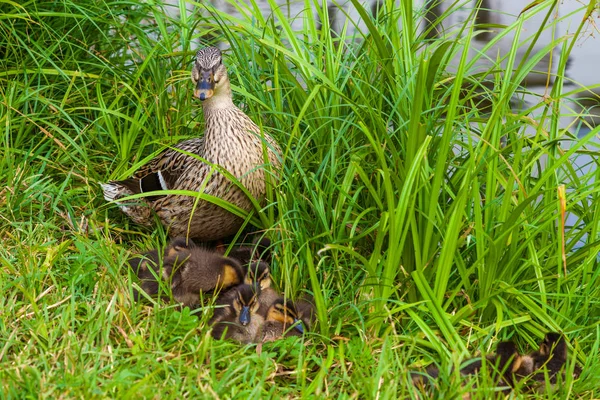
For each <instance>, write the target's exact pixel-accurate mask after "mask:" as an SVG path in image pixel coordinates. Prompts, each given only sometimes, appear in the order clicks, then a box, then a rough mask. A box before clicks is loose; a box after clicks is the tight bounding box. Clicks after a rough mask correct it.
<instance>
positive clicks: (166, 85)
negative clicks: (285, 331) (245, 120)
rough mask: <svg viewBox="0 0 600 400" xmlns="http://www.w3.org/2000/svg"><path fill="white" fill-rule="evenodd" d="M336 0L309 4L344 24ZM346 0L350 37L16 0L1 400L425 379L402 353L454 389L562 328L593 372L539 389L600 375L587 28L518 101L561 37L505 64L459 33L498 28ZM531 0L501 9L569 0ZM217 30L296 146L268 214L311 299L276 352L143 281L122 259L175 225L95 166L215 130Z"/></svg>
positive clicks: (250, 92) (5, 112)
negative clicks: (144, 292)
mask: <svg viewBox="0 0 600 400" xmlns="http://www.w3.org/2000/svg"><path fill="white" fill-rule="evenodd" d="M272 3H274V2H272ZM318 3H319V2H311V1H309V0H306V5H305V6H306V7H307V8H308V7H310V6H313V7H315V8H316V10H317V11H318V13H319V15H320V17H321V20H323V21H327V18H326V16H327V8H326V7H322V6H321V5H320V4H318ZM353 3H355V5H356V6H357V7H358V8H359V10H360V11H361V15H363V16H364V17H368V19H367V23H366V24H365V27H364V28H361V30H359V31H358V33H357V34H356V37H355V38H346V37H344V36H343V35H342V36H341V38H338V37H335V36H332V35H331V34H330V33H329V31H328V29H327V28H328V26H327V23H326V22H325V23H324V26H323V29H318V27H317V25H316V24H315V22H314V21H313V20H312V19H310V18H308V19H306V20H305V21H304V28H303V30H302V31H301V32H299V33H296V32H293V31H292V28H291V26H290V21H289V20H288V19H286V18H285V17H284V15H283V14H282V13H281V11H278V10H277V9H275V8H274V14H273V15H272V16H271V17H269V18H267V17H266V16H262V15H260V13H259V12H258V11H257V10H258V6H257V5H256V4H254V3H250V5H248V6H247V7H245V6H239V5H238V8H239V11H240V13H241V16H237V17H236V16H234V15H230V14H224V13H221V12H218V11H216V10H214V9H211V8H210V7H208V6H205V5H203V4H204V2H202V3H200V2H199V3H196V6H198V9H197V12H196V13H195V14H193V15H190V14H189V13H187V12H186V11H185V8H184V6H185V4H184V2H181V4H180V10H181V12H182V18H181V19H171V18H169V17H167V16H166V15H165V13H164V12H163V10H162V9H161V7H160V6H159V5H158V4H153V3H152V2H151V1H150V2H141V1H137V0H133V1H130V2H126V3H122V2H121V3H105V2H102V1H99V0H86V1H68V0H62V1H59V2H54V1H33V0H32V1H29V2H26V3H23V4H21V5H18V4H17V3H16V2H9V1H3V2H0V10H1V11H2V14H1V18H0V55H1V57H0V65H1V66H2V68H0V127H2V132H1V134H0V148H1V152H0V154H2V157H0V180H1V181H2V182H4V185H3V188H2V189H1V190H0V235H1V238H2V242H3V245H2V246H1V247H0V265H1V268H0V274H1V275H0V293H1V294H2V296H0V310H2V311H1V315H2V318H1V319H0V371H1V372H0V388H1V393H2V397H3V398H29V397H45V398H57V397H68V398H71V397H80V398H117V397H118V398H121V397H136V398H138V397H148V398H181V397H184V396H185V397H188V398H199V397H202V396H206V397H213V396H214V397H221V398H229V397H234V396H240V397H242V396H243V397H244V398H245V397H266V396H273V397H300V396H305V397H323V396H327V397H336V398H337V397H344V398H345V397H357V398H403V397H415V396H416V395H415V393H414V392H413V390H412V389H411V386H410V385H409V383H408V382H409V379H408V375H407V372H408V371H409V370H414V369H418V368H420V367H422V366H424V365H427V364H429V363H430V362H435V363H437V364H438V365H440V367H441V368H442V374H441V380H440V385H439V386H440V387H439V390H438V391H437V392H436V393H437V395H438V396H439V397H445V398H452V397H456V396H459V395H461V394H462V393H464V392H465V391H467V390H468V389H467V388H463V387H461V386H460V384H459V381H458V379H457V377H456V376H455V375H456V374H455V373H454V372H452V367H453V366H456V365H459V364H460V362H461V361H462V360H464V359H465V357H468V355H469V354H473V353H476V352H479V351H483V352H489V351H493V349H494V348H495V344H496V343H497V342H498V341H500V340H506V339H512V340H515V341H516V342H517V343H518V344H519V346H520V348H521V349H522V350H527V349H535V348H536V343H538V342H539V341H540V339H541V337H542V336H543V334H544V332H547V331H549V330H558V331H561V332H564V333H565V334H566V336H567V337H568V338H569V341H570V343H571V351H570V354H571V359H570V363H569V366H568V367H569V368H572V367H573V366H574V365H575V364H577V365H579V366H581V367H582V368H583V371H584V372H583V375H582V377H581V379H579V380H577V381H573V379H572V378H567V379H566V382H564V383H563V384H562V385H560V386H558V387H557V388H556V389H555V390H554V391H552V392H550V393H549V394H546V395H545V396H546V397H550V398H567V397H571V398H572V397H581V398H597V397H598V396H599V395H600V375H599V374H598V372H597V371H598V370H599V369H600V363H599V361H598V360H599V357H598V352H599V351H598V349H599V347H600V325H599V323H600V268H598V257H597V255H598V251H599V250H600V201H599V200H600V199H599V197H600V196H599V193H600V191H599V190H598V188H599V186H598V185H599V183H598V182H600V174H599V173H598V172H597V171H600V169H599V168H598V166H597V163H598V161H597V159H598V155H599V154H598V146H597V140H595V138H596V137H597V136H598V133H599V128H593V129H592V130H591V132H590V133H589V134H587V135H585V136H583V137H582V138H580V139H577V133H578V131H577V127H578V126H579V125H580V124H579V125H577V124H575V125H573V126H571V127H570V128H569V129H568V130H564V129H561V128H559V123H558V122H559V118H560V117H561V113H564V112H565V111H564V109H561V108H560V107H559V106H560V103H561V102H564V101H566V98H567V96H568V97H572V96H573V95H574V94H575V93H577V92H583V91H584V90H585V88H581V87H578V86H573V85H571V86H568V87H564V88H563V85H564V84H565V83H567V81H568V79H567V78H566V77H565V65H566V59H567V56H568V54H569V52H570V49H571V48H572V47H573V45H574V44H575V41H576V39H577V36H578V34H579V33H577V34H575V35H573V36H564V37H556V38H555V41H554V42H553V43H552V45H553V46H555V47H557V48H560V49H561V51H560V53H555V54H554V56H553V57H554V58H553V60H554V61H553V62H556V63H558V64H557V65H558V73H557V76H556V80H555V84H554V85H553V87H551V88H550V87H549V88H548V97H547V98H541V97H539V96H538V97H537V98H536V101H535V102H534V103H533V104H528V105H527V106H526V107H525V108H524V109H522V110H514V109H512V110H511V108H510V104H509V101H510V100H511V99H515V98H522V97H523V94H524V93H526V92H527V89H524V88H523V87H521V86H520V82H521V80H522V79H523V78H524V77H525V76H526V75H527V74H528V73H530V72H531V71H532V70H534V69H535V62H536V60H539V59H540V58H541V57H542V56H544V55H545V54H546V53H547V52H548V51H549V50H550V46H549V47H547V48H544V49H543V50H542V51H539V52H538V51H537V50H530V53H529V54H528V57H526V58H525V59H524V60H523V61H521V60H519V59H518V58H517V57H516V51H517V49H518V48H519V47H522V46H529V45H530V43H525V44H521V43H520V40H519V37H518V36H517V37H516V39H515V45H514V46H513V48H512V50H511V51H510V52H509V54H507V55H506V57H505V58H506V60H500V59H498V60H495V61H496V62H497V63H500V62H501V61H505V63H506V65H507V70H502V69H500V68H499V67H497V66H496V65H494V66H493V67H491V68H490V69H489V70H488V71H486V72H485V73H481V71H480V70H478V69H477V67H476V64H475V63H476V61H477V58H478V57H476V59H475V60H472V59H469V58H467V57H466V55H465V54H464V53H463V49H465V48H467V47H469V44H470V42H471V41H472V40H474V37H475V36H476V35H478V34H480V33H481V32H479V31H476V30H474V29H472V28H471V27H469V26H464V27H458V28H457V29H462V34H461V36H460V37H459V38H458V39H457V38H456V37H442V38H435V39H431V38H430V39H427V37H428V35H427V32H423V33H421V32H419V31H418V30H417V29H416V26H417V24H418V22H419V20H420V18H422V15H421V14H422V13H421V11H419V10H416V9H413V7H412V5H411V4H410V2H408V1H402V2H400V4H399V5H397V6H396V8H390V4H391V3H393V2H386V5H385V6H384V7H383V9H382V10H381V13H380V14H379V15H378V17H377V18H371V17H370V16H369V15H370V14H369V12H368V11H367V10H365V9H362V7H361V6H360V4H359V2H358V1H356V2H355V1H353ZM536 3H539V4H537V5H536V6H535V7H533V8H531V9H528V10H526V11H524V13H523V15H522V17H521V18H520V19H519V20H518V21H517V22H515V23H514V24H513V25H512V26H509V27H508V28H507V30H508V31H510V30H518V29H519V27H520V24H521V23H522V22H523V19H524V18H528V17H530V16H531V15H532V14H534V13H543V15H546V16H547V17H548V23H547V24H545V27H546V29H552V27H553V24H554V23H555V14H554V11H555V7H556V5H557V3H558V2H557V1H540V2H536ZM589 3H590V4H589V6H587V10H588V15H589V16H590V18H595V17H597V9H596V10H595V11H594V2H589ZM273 5H274V4H273ZM524 7H525V6H524ZM582 7H584V6H582ZM449 12H452V10H450V11H449ZM350 23H352V22H350ZM586 23H587V21H586V20H584V21H582V25H581V26H584V24H586ZM400 24H401V25H402V26H403V27H404V28H403V29H400V28H399V26H400ZM477 28H478V29H482V27H481V26H478V27H477ZM483 28H486V27H483ZM215 39H218V40H221V41H225V42H229V43H230V44H231V48H230V49H229V50H227V51H226V52H225V62H226V64H227V66H228V67H229V70H230V78H231V80H232V84H233V87H234V92H235V94H234V96H235V102H236V103H237V104H240V105H241V107H242V108H243V109H244V111H246V113H247V114H248V115H249V116H250V117H251V118H252V119H253V120H254V121H256V122H257V123H259V124H260V125H261V126H262V127H263V128H264V130H265V131H268V132H270V134H271V135H273V136H274V137H276V138H277V140H278V142H279V143H280V144H281V146H282V149H283V153H284V154H283V157H284V167H283V171H282V179H281V180H280V183H279V184H278V185H277V186H276V187H275V188H274V189H273V191H272V193H271V194H270V196H269V197H270V202H269V205H268V206H267V207H266V208H265V209H264V210H263V212H262V215H261V216H260V218H255V219H254V221H256V222H257V223H258V224H259V228H261V229H265V230H267V231H268V235H269V236H270V237H271V239H272V240H273V242H274V243H275V246H274V250H275V253H276V257H275V261H274V263H273V266H272V267H273V271H274V278H275V281H276V283H277V284H278V286H279V287H281V288H282V289H283V290H284V291H285V293H286V294H287V295H288V296H290V297H292V298H295V297H297V296H300V295H302V294H303V293H309V294H312V295H314V298H315V302H316V304H317V311H318V324H317V326H316V328H315V329H314V332H311V333H310V334H309V335H308V336H307V337H306V340H305V341H300V340H285V341H282V342H279V343H276V344H272V345H265V346H263V347H262V349H260V350H261V351H258V349H257V347H256V346H248V347H241V346H239V345H236V344H234V343H229V342H222V341H215V340H213V339H212V338H211V337H210V330H209V327H208V326H207V321H208V319H209V317H210V311H209V310H201V311H199V312H196V313H190V312H189V310H187V309H186V310H183V311H178V310H177V309H176V308H175V306H173V305H166V304H160V303H157V304H150V305H148V304H136V303H134V302H133V299H132V284H134V283H135V279H134V278H133V277H132V275H131V272H130V271H128V269H127V267H126V260H127V258H128V257H129V256H130V254H131V253H135V252H138V251H144V250H146V249H149V248H154V247H157V246H161V245H163V244H164V243H165V241H166V240H167V239H166V236H165V232H164V231H163V230H162V228H160V227H156V229H147V228H143V227H140V226H136V225H135V224H133V223H131V222H129V221H128V220H127V219H126V218H125V217H124V216H123V215H122V214H121V213H120V212H119V211H118V210H117V208H116V207H115V206H114V205H112V204H106V203H105V202H104V201H103V199H102V195H101V190H100V187H99V185H98V184H99V182H104V181H106V180H108V179H116V178H123V177H126V176H127V175H128V174H130V173H131V172H132V171H133V170H134V169H135V168H136V167H138V166H139V165H142V164H143V163H144V162H145V161H146V160H147V159H148V157H149V156H150V155H151V154H153V153H155V152H156V151H159V150H160V149H161V148H162V147H163V146H164V145H170V144H173V143H176V142H178V141H180V140H182V139H184V138H189V137H194V136H196V135H198V134H200V133H201V132H202V126H203V121H202V114H201V112H200V109H199V105H198V103H197V102H195V101H194V99H193V98H192V90H191V89H192V88H191V83H190V80H189V70H190V68H191V60H192V57H193V55H194V53H195V50H196V48H197V47H198V45H197V43H198V40H200V41H201V42H202V43H204V44H208V43H211V40H215ZM492 44H493V43H492ZM490 46H491V44H490ZM525 48H527V47H525ZM531 49H533V47H531ZM452 58H456V59H458V60H460V61H459V62H458V64H457V67H456V68H454V69H453V70H452V71H454V72H449V71H450V69H449V68H448V63H449V62H450V60H451V59H452ZM484 81H486V82H485V83H484ZM481 99H484V100H485V101H487V102H488V103H491V105H492V107H491V108H482V107H479V106H478V104H479V105H480V103H479V102H480V101H481ZM579 155H590V156H592V160H593V161H591V162H592V163H593V165H592V168H591V169H590V172H588V173H584V174H577V171H576V166H575V165H574V164H573V160H574V159H575V157H577V156H579ZM565 213H570V214H572V215H574V216H575V217H576V219H577V224H576V226H573V227H571V226H566V225H565V223H563V221H564V220H563V216H564V215H565ZM490 386H491V385H490V382H486V380H485V379H483V380H482V381H481V382H480V384H479V389H477V391H476V394H477V395H476V396H475V397H480V398H489V397H490V396H493V395H494V392H493V391H492V390H493V389H491V388H490ZM532 397H535V396H533V395H532Z"/></svg>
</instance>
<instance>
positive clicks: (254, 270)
mask: <svg viewBox="0 0 600 400" xmlns="http://www.w3.org/2000/svg"><path fill="white" fill-rule="evenodd" d="M245 283H246V284H248V285H254V284H256V285H259V286H260V289H261V290H265V289H266V288H268V287H271V271H270V270H269V264H267V263H266V262H264V261H254V262H251V263H250V265H249V266H248V272H247V273H246V278H245Z"/></svg>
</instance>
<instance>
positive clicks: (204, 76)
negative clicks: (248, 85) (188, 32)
mask: <svg viewBox="0 0 600 400" xmlns="http://www.w3.org/2000/svg"><path fill="white" fill-rule="evenodd" d="M192 81H193V82H194V84H195V85H196V87H195V89H194V96H196V97H197V98H199V99H200V100H202V101H204V100H207V99H209V98H211V97H212V96H213V95H215V94H217V93H218V92H219V89H221V88H222V87H223V86H225V85H226V81H227V69H226V68H225V66H224V65H223V58H222V57H221V50H219V49H218V48H216V47H204V48H202V49H200V50H198V52H197V53H196V60H195V61H194V66H193V67H192Z"/></svg>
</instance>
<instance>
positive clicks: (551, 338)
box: [522, 332, 581, 392]
mask: <svg viewBox="0 0 600 400" xmlns="http://www.w3.org/2000/svg"><path fill="white" fill-rule="evenodd" d="M527 357H528V359H529V363H530V364H532V371H525V372H529V373H524V374H522V377H523V378H524V379H527V378H530V380H531V381H532V382H527V386H528V387H529V389H530V390H533V391H536V392H543V391H545V390H546V384H548V383H549V384H550V386H551V387H553V386H554V385H555V384H556V383H557V381H558V379H559V376H562V377H563V378H564V371H563V368H564V366H565V364H566V363H567V357H568V348H567V341H566V339H565V337H564V336H563V335H562V334H560V333H557V332H549V333H547V334H546V335H545V336H544V339H543V340H542V342H541V343H540V348H539V350H537V351H534V352H532V353H530V354H529V355H527ZM580 373H581V369H580V368H579V367H578V366H575V368H574V372H573V377H574V378H578V377H579V375H580Z"/></svg>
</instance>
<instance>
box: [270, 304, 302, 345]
mask: <svg viewBox="0 0 600 400" xmlns="http://www.w3.org/2000/svg"><path fill="white" fill-rule="evenodd" d="M302 334H304V326H303V324H302V321H301V320H300V319H299V318H298V313H297V312H296V308H295V307H294V304H293V303H292V302H290V301H287V302H286V301H285V300H284V299H283V297H281V298H279V299H277V300H276V301H275V302H274V303H273V304H272V305H271V307H269V311H268V312H267V316H266V318H265V323H264V324H263V325H262V328H261V334H260V342H272V341H275V340H277V339H281V338H282V337H284V336H285V337H288V336H302Z"/></svg>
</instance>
